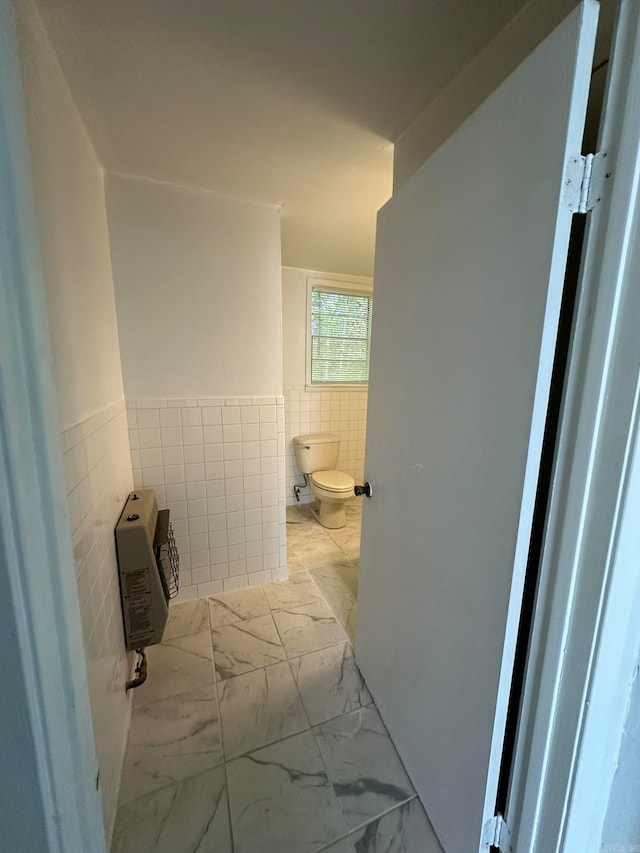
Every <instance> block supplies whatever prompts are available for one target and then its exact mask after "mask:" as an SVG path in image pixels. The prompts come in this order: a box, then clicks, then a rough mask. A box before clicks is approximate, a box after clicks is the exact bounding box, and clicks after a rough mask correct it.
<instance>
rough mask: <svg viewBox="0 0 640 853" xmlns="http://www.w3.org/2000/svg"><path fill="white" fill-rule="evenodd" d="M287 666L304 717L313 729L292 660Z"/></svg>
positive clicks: (288, 661)
mask: <svg viewBox="0 0 640 853" xmlns="http://www.w3.org/2000/svg"><path fill="white" fill-rule="evenodd" d="M287 666H288V667H289V672H290V673H291V678H292V679H293V683H294V685H295V688H296V693H297V694H298V699H299V700H300V704H301V706H302V710H303V711H304V716H305V718H306V720H307V722H308V723H309V730H311V728H312V723H311V718H310V716H309V712H308V711H307V706H306V705H305V701H304V699H303V697H302V693H301V692H300V686H299V685H298V680H297V679H296V677H295V675H294V672H293V668H292V667H291V660H290V659H289V658H287Z"/></svg>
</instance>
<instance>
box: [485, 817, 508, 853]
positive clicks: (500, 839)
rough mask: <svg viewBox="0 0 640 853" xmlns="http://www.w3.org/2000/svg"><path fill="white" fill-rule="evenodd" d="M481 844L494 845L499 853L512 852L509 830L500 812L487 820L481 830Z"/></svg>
mask: <svg viewBox="0 0 640 853" xmlns="http://www.w3.org/2000/svg"><path fill="white" fill-rule="evenodd" d="M482 846H483V848H484V847H489V848H491V847H495V848H497V849H498V850H499V851H500V853H512V850H511V832H510V831H509V827H508V826H507V824H506V821H505V819H504V818H503V817H502V815H501V814H497V815H495V816H494V817H492V818H491V819H490V820H488V821H487V822H486V823H485V825H484V828H483V830H482Z"/></svg>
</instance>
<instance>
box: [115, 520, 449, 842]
mask: <svg viewBox="0 0 640 853" xmlns="http://www.w3.org/2000/svg"><path fill="white" fill-rule="evenodd" d="M349 515H350V518H349V525H348V529H345V530H344V531H343V534H342V543H343V545H342V546H341V545H339V544H338V543H337V541H336V539H335V538H334V537H333V536H330V535H329V532H325V531H324V529H323V528H320V527H319V525H318V524H317V522H316V521H315V520H314V519H312V517H311V516H310V514H308V510H306V509H305V508H302V509H299V508H294V509H293V510H290V511H289V513H288V519H289V520H290V524H289V525H288V533H289V531H290V530H291V532H290V535H289V540H290V560H291V569H290V571H291V574H290V577H289V579H288V580H287V581H284V582H281V583H272V584H265V585H264V586H262V587H250V588H248V589H242V590H238V591H234V592H229V593H224V594H222V595H219V596H215V597H214V598H209V599H198V600H195V601H189V602H185V603H183V604H179V605H176V606H173V607H172V608H171V610H170V619H169V622H168V624H167V628H166V632H165V638H164V640H163V642H162V643H161V644H160V645H157V646H151V647H150V648H148V649H147V656H148V661H149V677H148V681H147V682H146V684H144V685H143V686H142V687H140V688H138V689H137V690H136V692H135V695H134V712H133V718H132V723H131V731H130V735H129V742H128V747H127V755H126V760H125V767H124V770H123V778H122V784H121V792H120V804H119V809H118V815H117V820H116V827H115V832H114V839H113V845H112V853H134V851H135V853H147V851H148V852H149V853H151V851H154V853H209V852H210V853H316V851H317V853H319V851H326V853H378V851H385V853H441V848H440V846H439V844H438V842H437V840H436V838H435V835H434V833H433V830H432V828H431V825H430V824H429V821H428V819H427V817H426V815H425V813H424V810H423V809H422V806H421V805H420V802H419V801H418V799H417V798H416V795H415V792H414V790H413V787H412V786H411V782H410V781H409V778H408V777H407V774H406V772H405V770H404V767H403V766H402V763H401V761H400V759H399V757H398V755H397V753H396V751H395V748H394V746H393V744H392V742H391V740H390V738H389V736H388V734H387V732H386V729H385V727H384V724H383V723H382V720H381V718H380V716H379V714H378V712H377V710H376V708H375V705H374V704H373V702H372V698H371V696H370V694H369V692H368V690H367V688H366V685H365V684H364V682H363V680H362V677H361V675H360V673H359V670H358V668H357V666H356V663H355V660H354V656H353V651H352V645H351V643H350V641H349V639H350V637H352V636H353V630H354V627H355V599H356V593H357V555H356V557H353V556H352V555H353V554H354V541H355V540H356V538H359V512H358V510H356V509H353V510H352V511H351V512H350V514H349ZM314 527H317V528H319V529H318V530H316V529H314ZM345 545H346V547H344V546H345ZM334 549H335V550H334ZM336 550H337V551H339V552H340V556H339V558H338V559H337V560H335V559H334V557H335V551H336ZM314 555H315V556H314ZM325 559H326V560H327V561H326V562H325ZM348 601H350V602H351V604H350V605H349V604H348Z"/></svg>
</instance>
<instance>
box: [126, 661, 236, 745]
mask: <svg viewBox="0 0 640 853" xmlns="http://www.w3.org/2000/svg"><path fill="white" fill-rule="evenodd" d="M213 678H214V680H213V681H212V682H211V684H204V685H203V684H202V683H200V684H199V685H198V686H197V687H193V688H192V689H191V690H181V691H180V693H170V694H169V695H168V696H160V697H159V698H158V699H152V700H151V701H150V702H145V703H144V704H142V705H137V706H135V707H134V708H132V710H131V718H132V719H133V717H134V716H135V715H136V714H137V713H138V712H139V711H143V710H146V709H147V708H153V707H154V706H155V705H158V704H160V703H161V702H167V701H168V700H169V699H171V700H174V699H182V698H183V697H185V696H191V695H193V694H194V693H199V692H200V691H204V690H205V689H206V688H207V687H211V686H214V687H215V684H216V681H215V667H214V671H213ZM214 699H215V703H216V708H217V709H218V711H219V710H220V703H219V702H218V691H217V690H216V691H215V696H214ZM128 745H129V741H128V739H127V746H128Z"/></svg>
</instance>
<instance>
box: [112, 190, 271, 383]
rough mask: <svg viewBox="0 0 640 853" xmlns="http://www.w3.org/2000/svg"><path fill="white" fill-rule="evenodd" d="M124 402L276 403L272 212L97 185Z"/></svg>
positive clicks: (196, 194)
mask: <svg viewBox="0 0 640 853" xmlns="http://www.w3.org/2000/svg"><path fill="white" fill-rule="evenodd" d="M106 195H107V210H108V216H109V231H110V234H111V252H112V262H113V273H114V283H115V289H116V304H117V311H118V324H119V329H120V344H121V352H122V366H123V375H124V385H125V392H126V396H127V398H128V399H142V398H150V397H151V398H156V397H157V398H170V397H208V396H233V395H278V394H281V393H282V343H281V338H282V330H281V328H282V316H281V315H282V297H281V284H280V212H279V209H278V208H277V207H274V206H270V205H263V204H253V203H250V202H245V201H239V200H237V199H232V198H227V197H224V196H220V195H216V194H215V193H210V192H204V191H200V190H193V189H187V188H185V187H179V186H175V185H171V184H164V183H159V182H154V181H146V180H139V179H136V178H130V177H123V176H118V175H107V177H106Z"/></svg>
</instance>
